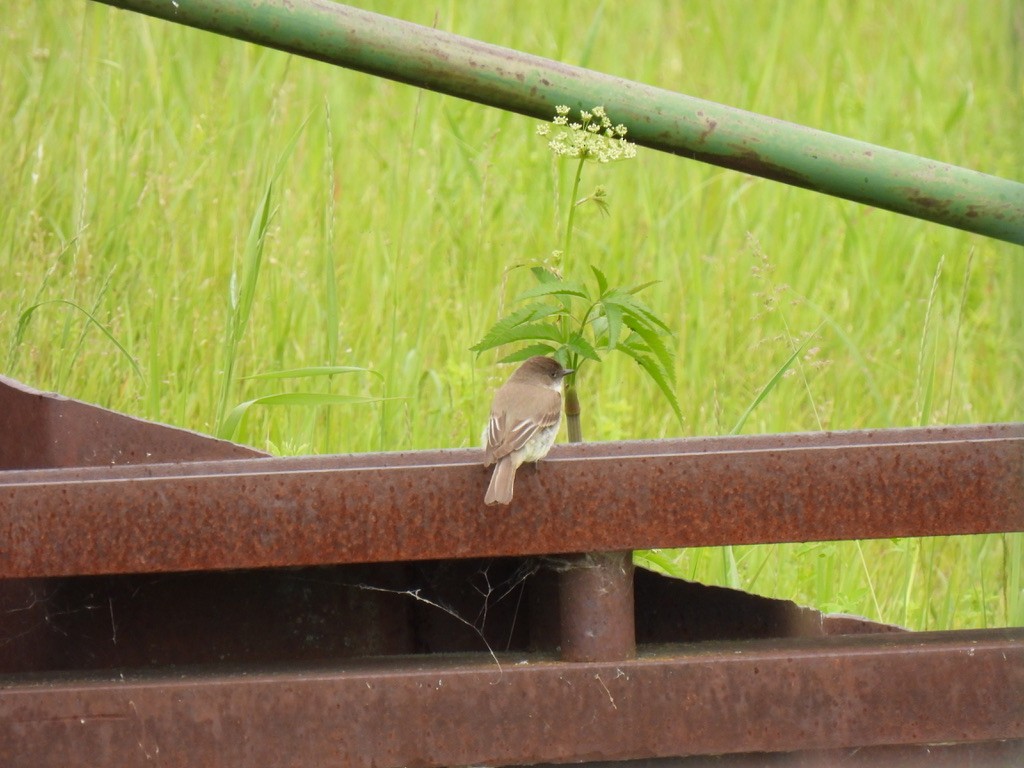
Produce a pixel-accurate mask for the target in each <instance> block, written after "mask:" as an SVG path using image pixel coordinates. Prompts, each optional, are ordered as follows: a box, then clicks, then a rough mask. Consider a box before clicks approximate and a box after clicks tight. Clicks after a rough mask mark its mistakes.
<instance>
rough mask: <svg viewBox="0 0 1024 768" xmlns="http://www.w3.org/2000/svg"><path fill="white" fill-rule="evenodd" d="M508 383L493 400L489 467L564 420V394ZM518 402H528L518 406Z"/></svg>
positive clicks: (488, 441) (488, 445)
mask: <svg viewBox="0 0 1024 768" xmlns="http://www.w3.org/2000/svg"><path fill="white" fill-rule="evenodd" d="M512 387H514V389H510V385H508V384H506V385H505V387H504V388H503V390H502V391H500V392H499V393H498V396H496V397H495V399H494V405H493V407H492V408H491V418H490V420H489V421H488V423H487V464H492V463H494V462H495V461H497V460H498V459H500V458H502V457H504V456H507V455H508V454H510V453H512V452H513V451H517V450H519V449H520V448H522V447H523V446H524V445H526V443H527V442H529V440H530V438H531V437H533V436H534V435H535V434H536V433H537V432H538V431H539V430H542V429H546V428H548V427H553V426H556V425H557V424H558V422H559V421H560V420H561V418H562V412H561V410H562V397H561V395H560V394H559V393H558V392H556V391H554V390H552V389H547V388H546V387H523V388H522V389H523V390H529V391H528V392H526V391H516V390H517V389H519V388H518V387H515V385H512ZM515 403H528V405H525V406H519V407H517V406H516V405H515Z"/></svg>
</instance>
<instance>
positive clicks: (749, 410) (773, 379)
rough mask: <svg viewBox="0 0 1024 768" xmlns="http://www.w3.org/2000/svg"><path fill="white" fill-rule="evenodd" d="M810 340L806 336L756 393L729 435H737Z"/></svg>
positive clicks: (809, 337)
mask: <svg viewBox="0 0 1024 768" xmlns="http://www.w3.org/2000/svg"><path fill="white" fill-rule="evenodd" d="M811 338H812V336H808V337H807V339H806V340H805V341H804V343H803V344H801V345H800V346H799V347H797V348H796V349H795V350H793V354H791V355H790V356H789V357H788V358H786V362H784V363H783V364H782V367H781V368H779V370H777V371H776V372H775V375H774V376H772V377H771V378H770V379H769V380H768V383H767V384H765V385H764V386H763V387H761V391H760V392H758V393H757V397H755V398H754V401H753V402H752V403H751V404H750V405H748V406H747V410H745V411H744V412H743V415H742V416H740V419H739V421H737V422H736V426H734V427H733V428H732V431H731V432H729V434H730V435H738V434H739V432H740V430H741V429H743V425H744V424H746V423H747V418H748V417H749V416H750V414H751V413H753V412H754V409H755V408H757V406H758V405H760V404H761V401H762V400H764V399H765V398H766V397H767V396H768V393H769V392H771V391H772V390H773V389H775V385H776V384H778V383H779V382H780V381H782V377H783V376H784V375H785V374H786V371H788V370H789V367H790V366H791V365H792V364H793V361H794V360H796V359H797V357H798V356H799V355H800V353H801V352H802V351H803V349H804V347H805V346H807V342H808V341H810V339H811Z"/></svg>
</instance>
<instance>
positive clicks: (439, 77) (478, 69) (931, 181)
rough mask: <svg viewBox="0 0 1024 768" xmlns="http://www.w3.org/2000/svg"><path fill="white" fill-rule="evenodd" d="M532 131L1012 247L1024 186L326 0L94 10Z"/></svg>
mask: <svg viewBox="0 0 1024 768" xmlns="http://www.w3.org/2000/svg"><path fill="white" fill-rule="evenodd" d="M98 1H99V2H104V3H107V4H108V5H113V6H117V7H120V8H125V9H128V10H133V11H138V12H140V13H145V14H148V15H150V16H155V17H158V18H162V19H167V20H168V21H176V22H178V23H180V24H186V25H188V26H192V27H197V28H199V29H205V30H208V31H210V32H217V33H219V34H222V35H228V36H230V37H235V38H238V39H240V40H246V41H249V42H253V43H258V44H260V45H265V46H268V47H271V48H278V49H280V50H282V51H288V52H290V53H295V54H299V55H301V56H307V57H309V58H312V59H319V60H321V61H326V62H329V63H331V64H337V65H339V66H343V67H348V68H351V69H356V70H360V71H362V72H368V73H370V74H373V75H379V76H381V77H386V78H389V79H392V80H398V81H400V82H403V83H409V84H411V85H415V86H419V87H421V88H429V89H431V90H434V91H439V92H440V93H446V94H449V95H452V96H458V97H459V98H463V99H468V100H470V101H475V102H479V103H481V104H488V105H491V106H494V107H499V108H501V109H506V110H509V111H512V112H519V113H521V114H524V115H528V116H530V117H535V118H538V119H541V120H550V119H551V118H552V117H553V116H554V111H555V106H556V105H558V104H566V105H568V106H569V107H572V108H573V109H587V108H590V107H593V106H595V105H598V104H602V105H604V107H605V108H606V109H607V110H608V112H609V113H610V114H611V115H612V116H613V117H614V118H615V120H616V121H621V122H623V123H625V124H626V125H627V126H628V127H629V137H630V139H632V140H633V141H635V142H636V143H637V144H640V145H642V146H646V147H650V148H652V149H658V150H661V151H664V152H671V153H673V154H677V155H681V156H683V157H688V158H692V159H695V160H701V161H703V162H706V163H712V164H714V165H719V166H722V167H725V168H732V169H734V170H737V171H742V172H744V173H749V174H753V175H756V176H763V177H764V178H768V179H774V180H776V181H781V182H784V183H786V184H792V185H794V186H797V187H804V188H806V189H812V190H815V191H817V192H824V193H825V194H829V195H835V196H836V197H842V198H845V199H847V200H854V201H856V202H859V203H866V204H868V205H873V206H877V207H879V208H886V209H888V210H890V211H896V212H897V213H903V214H906V215H908V216H915V217H917V218H920V219H926V220H928V221H934V222H937V223H939V224H945V225H947V226H951V227H957V228H959V229H964V230H967V231H969V232H976V233H978V234H982V235H987V236H989V237H994V238H998V239H1000V240H1007V241H1009V242H1011V243H1017V244H1019V245H1024V184H1021V183H1019V182H1015V181H1010V180H1008V179H1002V178H999V177H996V176H989V175H986V174H983V173H978V172H976V171H972V170H969V169H966V168H961V167H959V166H955V165H948V164H946V163H941V162H938V161H936V160H929V159H926V158H923V157H918V156H916V155H911V154H908V153H906V152H898V151H896V150H892V149H887V148H885V147H879V146H876V145H873V144H867V143H864V142H861V141H856V140H854V139H849V138H846V137H843V136H837V135H835V134H831V133H827V132H825V131H819V130H814V129H812V128H806V127H804V126H801V125H797V124H795V123H788V122H785V121H783V120H777V119H774V118H771V117H765V116H763V115H758V114H754V113H752V112H746V111H743V110H740V109H734V108H732V107H727V106H723V105H721V104H716V103H714V102H711V101H704V100H703V99H696V98H693V97H691V96H685V95H683V94H680V93H674V92H672V91H666V90H663V89H660V88H653V87H651V86H648V85H643V84H642V83H636V82H632V81H630V80H623V79H621V78H618V77H612V76H610V75H605V74H602V73H600V72H595V71H593V70H588V69H583V68H581V67H573V66H569V65H567V64H562V63H559V62H557V61H552V60H551V59H544V58H541V57H539V56H532V55H530V54H526V53H521V52H519V51H514V50H511V49H508V48H502V47H499V46H496V45H489V44H487V43H482V42H479V41H476V40H472V39H470V38H466V37H460V36H458V35H453V34H449V33H447V32H441V31H438V30H436V29H430V28H429V27H423V26H420V25H418V24H412V23H410V22H406V21H400V20H398V19H392V18H390V17H387V16H381V15H379V14H375V13H369V12H367V11H362V10H358V9H356V8H351V7H349V6H345V5H340V4H338V3H334V2H330V1H329V0H98Z"/></svg>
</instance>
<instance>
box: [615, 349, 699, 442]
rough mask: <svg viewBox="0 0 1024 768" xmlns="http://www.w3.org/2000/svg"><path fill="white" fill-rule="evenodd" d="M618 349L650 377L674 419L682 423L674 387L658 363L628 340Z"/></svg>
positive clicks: (681, 412) (680, 410)
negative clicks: (669, 406) (670, 407)
mask: <svg viewBox="0 0 1024 768" xmlns="http://www.w3.org/2000/svg"><path fill="white" fill-rule="evenodd" d="M619 349H620V350H621V351H623V352H625V353H626V354H627V355H629V356H630V357H632V358H633V359H634V360H636V361H637V363H639V364H640V367H641V368H643V369H644V371H645V372H646V373H647V375H648V376H650V377H651V380H652V381H654V383H655V385H656V386H657V387H658V389H660V390H661V393H662V394H663V395H664V396H665V399H666V400H668V404H669V405H671V406H672V410H673V412H674V413H675V415H676V418H677V419H678V420H679V421H680V422H682V420H683V410H682V408H680V406H679V400H678V399H677V398H676V393H675V387H674V386H673V384H672V383H671V382H670V380H669V376H667V375H666V372H665V371H664V370H663V369H662V367H661V366H660V365H659V364H658V361H657V360H656V359H655V358H654V357H652V356H651V355H647V354H644V353H643V347H642V346H641V345H636V344H634V343H632V342H630V341H629V340H628V339H627V340H624V341H623V342H622V344H620V345H619Z"/></svg>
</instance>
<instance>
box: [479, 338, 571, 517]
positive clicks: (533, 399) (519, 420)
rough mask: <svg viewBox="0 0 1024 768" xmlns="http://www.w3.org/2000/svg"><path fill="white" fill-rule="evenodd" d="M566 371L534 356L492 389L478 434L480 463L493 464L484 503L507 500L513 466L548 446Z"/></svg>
mask: <svg viewBox="0 0 1024 768" xmlns="http://www.w3.org/2000/svg"><path fill="white" fill-rule="evenodd" d="M570 373H572V371H571V370H569V369H568V368H563V367H562V365H561V364H560V363H559V362H558V361H557V360H555V359H553V358H550V357H544V356H542V355H538V356H537V357H531V358H530V359H529V360H527V361H526V362H525V363H523V364H522V365H521V366H519V367H518V368H517V369H516V370H515V372H513V374H512V375H511V376H509V377H508V381H506V382H505V384H504V385H503V386H501V387H499V388H498V390H497V391H496V392H495V393H494V404H493V405H491V417H490V420H489V421H488V422H487V429H486V430H485V432H484V466H485V467H489V466H491V464H497V466H495V468H494V474H492V475H491V484H490V485H489V486H488V487H487V495H486V496H484V504H508V503H510V502H511V501H512V486H513V484H514V483H515V480H516V470H517V469H519V467H520V466H521V465H522V464H523V463H524V462H528V461H539V460H540V459H543V458H544V457H545V456H547V454H548V451H550V450H551V446H552V445H554V443H555V437H556V436H557V435H558V426H559V424H560V423H561V421H562V380H563V379H564V378H565V377H566V376H568V375H569V374H570Z"/></svg>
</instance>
